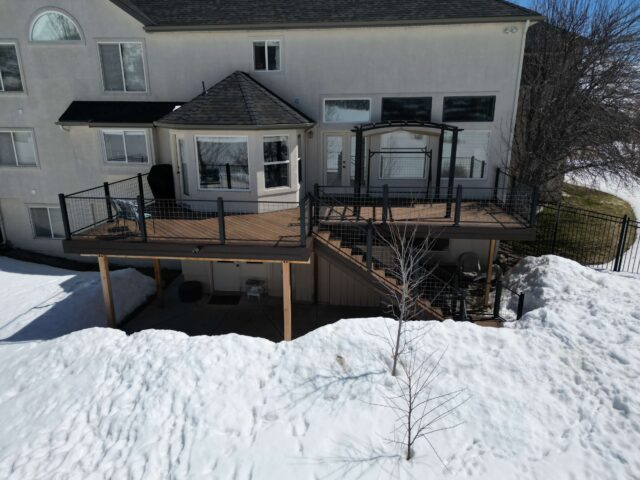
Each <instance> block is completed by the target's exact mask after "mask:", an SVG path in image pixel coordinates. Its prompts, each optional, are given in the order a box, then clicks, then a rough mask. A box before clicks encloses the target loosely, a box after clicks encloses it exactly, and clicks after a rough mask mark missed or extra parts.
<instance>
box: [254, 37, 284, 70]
mask: <svg viewBox="0 0 640 480" xmlns="http://www.w3.org/2000/svg"><path fill="white" fill-rule="evenodd" d="M253 69H254V70H256V71H261V72H265V71H268V72H274V71H278V70H280V40H260V41H256V42H253Z"/></svg>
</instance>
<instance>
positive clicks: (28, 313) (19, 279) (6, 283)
mask: <svg viewBox="0 0 640 480" xmlns="http://www.w3.org/2000/svg"><path fill="white" fill-rule="evenodd" d="M0 285H2V286H3V288H0V339H5V340H11V341H28V340H39V339H51V338H55V337H59V336H61V335H65V334H67V333H70V332H74V331H77V330H81V329H83V328H88V327H101V326H106V324H107V317H106V314H105V310H104V303H103V299H102V287H101V285H100V276H99V274H98V273H97V272H74V271H71V270H63V269H60V268H53V267H49V266H47V265H40V264H35V263H28V262H21V261H18V260H13V259H11V258H7V257H0ZM111 286H112V289H113V294H114V303H115V310H116V317H117V319H118V321H120V320H122V319H123V318H124V317H125V316H126V315H128V314H129V313H131V312H132V311H133V310H135V308H136V307H138V306H139V305H140V304H142V303H143V302H144V301H145V299H146V298H147V297H148V296H149V295H153V294H154V292H155V283H154V281H153V279H151V278H149V277H147V276H146V275H143V274H141V273H140V272H138V271H137V270H135V269H132V268H128V269H124V270H116V271H114V272H111Z"/></svg>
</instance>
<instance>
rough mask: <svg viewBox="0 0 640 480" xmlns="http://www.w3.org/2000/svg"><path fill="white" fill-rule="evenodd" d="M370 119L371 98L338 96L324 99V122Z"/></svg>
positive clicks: (357, 121)
mask: <svg viewBox="0 0 640 480" xmlns="http://www.w3.org/2000/svg"><path fill="white" fill-rule="evenodd" d="M370 119H371V100H369V99H368V98H354V99H348V98H340V99H325V100H324V122H325V123H362V122H368V121H369V120H370Z"/></svg>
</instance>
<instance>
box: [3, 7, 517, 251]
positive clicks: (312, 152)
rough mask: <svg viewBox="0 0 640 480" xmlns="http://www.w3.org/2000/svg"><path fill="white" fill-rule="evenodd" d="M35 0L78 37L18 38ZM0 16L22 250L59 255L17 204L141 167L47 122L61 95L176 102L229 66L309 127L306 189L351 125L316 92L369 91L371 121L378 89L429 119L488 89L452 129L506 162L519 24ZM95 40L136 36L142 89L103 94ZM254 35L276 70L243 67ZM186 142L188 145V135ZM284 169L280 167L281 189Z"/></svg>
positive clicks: (157, 148)
mask: <svg viewBox="0 0 640 480" xmlns="http://www.w3.org/2000/svg"><path fill="white" fill-rule="evenodd" d="M47 6H55V7H58V8H60V9H63V10H64V11H66V12H67V13H69V14H70V15H71V16H72V17H73V18H74V19H76V20H77V22H78V24H79V25H80V27H81V29H82V33H83V41H82V42H79V43H74V44H62V45H44V44H33V43H30V42H29V39H28V33H29V25H30V22H31V20H32V16H33V14H34V13H35V12H37V11H38V10H40V9H42V8H44V7H47ZM0 12H2V13H1V14H0V41H16V42H17V46H18V55H19V59H20V62H21V67H22V73H23V82H24V85H25V87H26V92H25V93H17V94H14V93H1V94H0V128H29V129H33V132H34V135H35V141H36V149H37V153H38V163H39V165H38V167H35V168H19V167H15V168H0V206H1V208H2V216H3V219H4V226H5V230H6V235H7V237H8V239H9V240H11V241H13V242H14V243H15V244H18V245H20V246H21V247H23V248H36V247H37V248H38V249H40V250H44V251H49V252H51V253H59V252H60V248H59V242H57V241H50V240H43V241H40V240H37V241H35V240H34V239H33V238H32V233H31V230H30V228H31V227H30V224H29V219H28V218H25V215H26V210H25V205H26V204H38V205H50V206H55V205H56V204H57V194H58V193H60V192H71V191H76V190H80V189H83V188H87V187H89V186H92V185H98V184H100V183H102V182H103V181H105V180H113V179H117V178H123V177H126V176H130V175H134V174H135V173H137V172H138V171H146V170H147V169H148V168H149V167H148V166H129V165H128V166H122V167H113V166H111V165H106V164H105V163H104V161H103V159H102V153H101V145H100V141H99V136H98V134H97V130H96V129H90V128H87V127H73V128H71V129H70V131H65V130H63V129H61V128H59V127H58V126H56V125H55V121H56V120H57V119H58V118H59V116H60V115H61V114H62V113H63V112H64V110H65V109H66V108H67V106H68V105H69V104H70V103H71V102H72V101H73V100H146V101H150V100H158V101H160V100H162V101H187V100H189V99H191V98H192V97H194V96H195V95H197V94H199V93H200V92H201V89H202V86H201V82H202V81H204V82H205V84H206V86H207V87H209V86H211V85H213V84H215V83H216V82H218V81H220V80H221V79H223V78H224V77H226V76H227V75H229V74H230V73H232V72H233V71H235V70H243V71H247V72H249V73H251V74H252V75H253V76H254V77H255V78H256V79H257V80H259V81H260V82H262V83H263V84H264V85H266V86H267V87H268V88H270V89H272V90H273V91H274V92H275V93H277V94H278V95H280V96H281V97H282V98H284V99H285V100H286V101H288V102H290V103H291V104H293V105H295V106H296V107H297V108H299V109H300V110H301V111H303V112H304V113H305V114H306V115H308V116H309V117H311V118H313V119H315V120H316V121H317V122H318V125H317V126H316V127H315V128H314V129H313V130H312V131H311V132H309V133H308V134H305V136H304V143H305V145H304V162H305V165H306V167H305V183H306V185H307V187H309V186H310V185H312V184H313V183H315V182H317V183H320V184H322V183H324V161H323V147H322V139H323V136H324V135H325V134H326V133H328V132H347V131H348V130H349V129H350V128H352V126H353V125H351V124H323V123H322V103H323V99H325V98H345V97H358V98H369V99H371V112H372V118H371V120H372V121H377V120H379V119H380V109H381V99H382V97H383V96H430V97H432V119H433V120H434V121H440V120H441V117H442V102H443V98H444V96H446V95H495V96H496V112H495V120H494V121H493V122H481V123H470V124H465V123H461V124H460V125H459V126H460V127H462V128H465V129H469V130H474V129H477V130H489V131H490V132H491V137H490V146H489V150H490V157H491V161H492V162H493V163H494V165H501V164H502V162H503V161H504V160H505V159H506V149H505V148H504V140H505V138H508V136H509V131H510V125H511V118H512V115H513V111H514V102H515V99H516V96H515V95H516V92H517V87H518V71H519V61H520V52H521V47H522V40H523V33H524V31H525V28H524V27H525V25H524V23H522V22H513V23H510V24H504V23H485V24H465V25H438V26H422V27H420V26H416V27H393V28H391V27H390V28H381V27H376V28H354V29H346V28H343V29H315V30H313V29H305V30H274V31H261V32H255V31H233V32H191V33H187V32H179V33H178V32H176V33H153V34H147V33H145V32H144V30H143V29H142V26H141V24H140V23H139V22H137V21H136V20H134V19H133V18H132V17H130V16H129V15H128V14H126V13H124V12H123V11H122V10H121V9H119V8H118V7H116V6H115V5H113V4H112V3H111V2H109V1H107V0H87V1H82V2H80V1H77V0H22V1H13V0H0ZM505 26H516V27H518V32H517V33H516V34H505V33H504V29H505ZM102 39H109V40H138V41H141V42H143V45H144V55H145V57H144V58H145V68H146V73H147V75H146V79H147V84H148V91H147V92H145V93H116V92H105V91H103V88H102V81H101V70H100V62H99V57H98V47H97V41H98V40H102ZM255 39H279V40H281V42H282V59H281V61H282V70H281V71H280V72H252V48H251V47H252V41H253V40H255ZM153 139H154V140H153V141H154V151H153V154H152V155H153V159H154V161H155V162H158V163H166V162H169V161H171V158H172V157H171V148H170V147H171V144H170V132H169V131H167V130H166V129H155V132H154V135H153ZM291 140H292V141H294V140H295V135H293V136H292V137H291ZM188 145H189V146H190V147H189V148H192V143H191V142H188ZM295 168H296V166H293V165H292V172H291V177H292V184H293V185H295V182H294V181H293V180H294V179H295V178H296V176H297V175H294V169H295ZM192 170H193V171H195V166H194V169H192ZM259 172H260V170H259V169H258V168H256V169H254V170H253V171H252V172H251V175H252V176H254V178H255V185H260V184H261V182H260V179H259V175H260V173H259ZM466 183H472V184H473V185H477V186H489V185H491V184H492V178H491V175H490V174H489V175H487V177H486V179H484V180H472V181H467V182H466ZM258 193H259V192H258V191H257V190H256V192H253V193H252V195H255V196H257V195H258ZM263 193H264V192H263ZM289 193H293V192H289ZM296 194H297V193H296ZM226 195H229V193H228V192H227V193H225V196H226ZM215 196H217V194H215V195H214V197H215Z"/></svg>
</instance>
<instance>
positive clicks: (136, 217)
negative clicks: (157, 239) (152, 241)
mask: <svg viewBox="0 0 640 480" xmlns="http://www.w3.org/2000/svg"><path fill="white" fill-rule="evenodd" d="M111 205H113V209H114V211H115V220H116V227H115V231H118V232H120V233H124V231H123V229H124V228H127V229H128V227H126V226H125V227H120V221H121V220H130V221H132V222H135V223H136V226H138V225H140V211H139V209H138V202H136V201H135V200H123V199H121V198H112V199H111ZM144 218H145V220H146V219H150V220H151V225H152V228H153V232H154V233H155V230H156V227H155V222H153V217H152V216H151V214H150V213H147V212H145V214H144ZM131 233H132V232H131Z"/></svg>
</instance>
